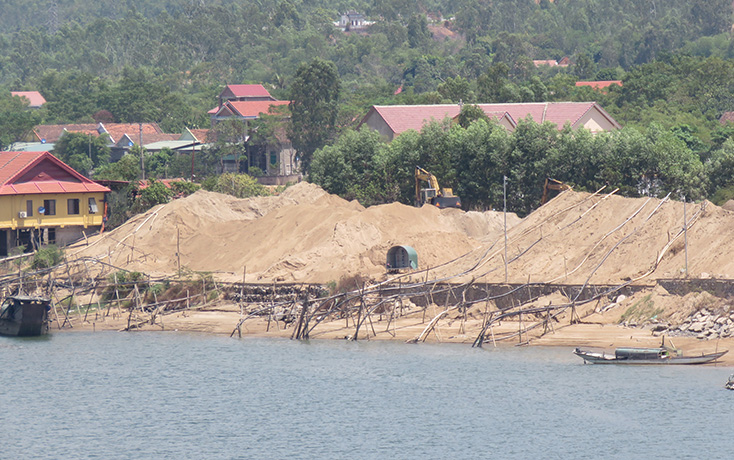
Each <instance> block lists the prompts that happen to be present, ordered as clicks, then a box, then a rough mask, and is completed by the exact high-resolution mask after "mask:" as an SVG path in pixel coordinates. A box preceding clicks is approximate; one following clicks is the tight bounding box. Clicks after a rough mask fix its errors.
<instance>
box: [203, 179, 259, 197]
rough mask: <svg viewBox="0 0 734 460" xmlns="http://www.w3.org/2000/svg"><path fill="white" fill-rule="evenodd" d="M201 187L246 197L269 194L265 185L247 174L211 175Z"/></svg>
mask: <svg viewBox="0 0 734 460" xmlns="http://www.w3.org/2000/svg"><path fill="white" fill-rule="evenodd" d="M202 186H203V188H205V189H207V190H210V191H213V192H219V193H226V194H227V195H232V196H235V197H237V198H248V197H251V196H267V195H270V192H269V191H268V189H267V187H265V186H264V185H261V184H260V183H258V182H257V180H256V179H255V178H254V177H251V176H248V175H247V174H235V173H224V174H221V175H220V176H217V177H212V180H211V181H205V182H204V184H202Z"/></svg>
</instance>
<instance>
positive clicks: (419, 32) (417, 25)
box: [408, 14, 431, 48]
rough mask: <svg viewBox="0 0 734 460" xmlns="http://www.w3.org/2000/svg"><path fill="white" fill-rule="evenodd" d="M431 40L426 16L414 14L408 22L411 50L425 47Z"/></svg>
mask: <svg viewBox="0 0 734 460" xmlns="http://www.w3.org/2000/svg"><path fill="white" fill-rule="evenodd" d="M430 39H431V32H430V31H429V30H428V23H427V22H426V17H425V15H422V14H420V15H419V14H413V15H411V16H410V19H409V20H408V44H409V45H410V47H411V48H420V47H423V46H425V45H426V44H427V43H428V42H429V40H430Z"/></svg>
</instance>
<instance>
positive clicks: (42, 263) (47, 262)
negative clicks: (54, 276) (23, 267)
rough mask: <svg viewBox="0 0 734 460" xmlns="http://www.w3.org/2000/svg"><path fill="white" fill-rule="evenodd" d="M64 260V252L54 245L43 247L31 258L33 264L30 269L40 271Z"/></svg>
mask: <svg viewBox="0 0 734 460" xmlns="http://www.w3.org/2000/svg"><path fill="white" fill-rule="evenodd" d="M63 259H64V252H63V251H62V250H61V249H60V248H59V247H58V246H56V245H55V244H50V245H48V246H44V247H42V248H41V249H39V250H38V251H37V252H36V255H35V256H33V262H31V267H32V268H33V269H34V270H41V269H43V268H51V267H55V266H56V265H58V264H60V263H61V261H62V260H63Z"/></svg>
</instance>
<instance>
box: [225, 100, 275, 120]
mask: <svg viewBox="0 0 734 460" xmlns="http://www.w3.org/2000/svg"><path fill="white" fill-rule="evenodd" d="M288 104H289V102H288V101H229V102H227V104H226V105H225V106H224V107H222V108H225V107H230V108H231V110H232V112H233V113H234V114H235V115H239V116H241V117H259V116H260V114H261V113H268V111H269V110H270V107H271V106H280V105H288Z"/></svg>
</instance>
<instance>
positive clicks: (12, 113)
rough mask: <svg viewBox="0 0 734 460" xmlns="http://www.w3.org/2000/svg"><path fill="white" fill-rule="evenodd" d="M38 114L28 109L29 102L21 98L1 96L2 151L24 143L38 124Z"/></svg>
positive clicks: (0, 132)
mask: <svg viewBox="0 0 734 460" xmlns="http://www.w3.org/2000/svg"><path fill="white" fill-rule="evenodd" d="M38 121H39V117H38V114H36V113H34V112H32V111H31V110H29V109H28V100H27V99H25V98H22V97H19V96H11V95H10V94H8V95H7V96H5V95H2V96H0V150H5V149H6V148H7V147H8V146H9V145H10V144H12V143H14V142H19V141H22V140H23V139H24V138H25V137H26V136H27V135H28V134H30V133H31V131H33V127H34V126H35V125H36V124H38Z"/></svg>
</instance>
